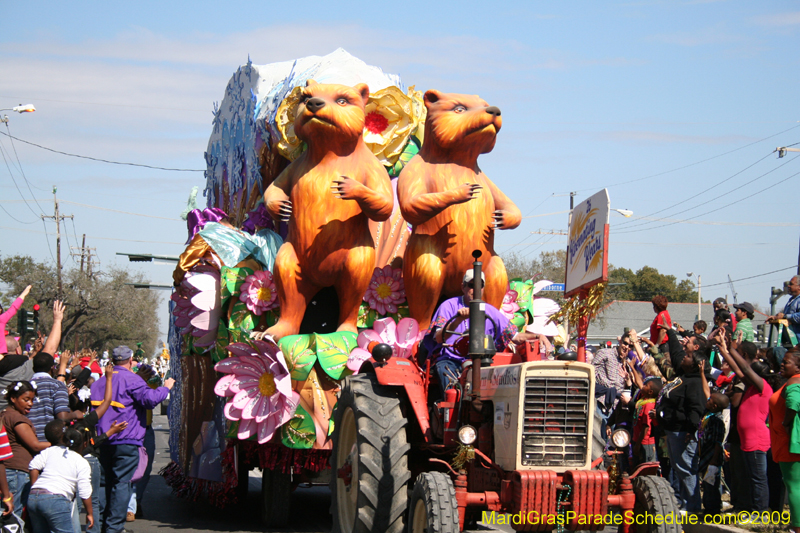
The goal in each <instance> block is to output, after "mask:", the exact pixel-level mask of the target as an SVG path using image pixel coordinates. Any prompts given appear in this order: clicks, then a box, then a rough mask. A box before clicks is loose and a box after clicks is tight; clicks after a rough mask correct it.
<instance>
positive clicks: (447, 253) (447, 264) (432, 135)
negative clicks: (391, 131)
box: [397, 90, 522, 329]
mask: <svg viewBox="0 0 800 533" xmlns="http://www.w3.org/2000/svg"><path fill="white" fill-rule="evenodd" d="M425 107H427V109H428V116H427V118H426V120H425V141H424V143H423V144H422V149H421V150H420V152H419V154H417V155H416V156H414V158H413V159H412V160H411V161H410V162H409V163H408V165H406V167H405V168H404V169H403V171H402V172H401V173H400V178H399V180H398V182H397V198H398V201H399V203H400V211H401V212H402V214H403V217H404V218H405V219H406V220H407V221H408V222H409V223H410V224H412V225H413V227H414V229H413V231H412V234H411V237H410V238H409V240H408V246H407V247H406V251H405V256H404V259H403V278H404V280H405V285H406V294H407V297H408V306H409V312H410V314H411V317H412V318H415V319H416V320H417V321H418V322H419V325H420V328H421V329H423V328H427V327H429V325H430V320H431V316H432V315H433V312H434V311H435V310H436V304H437V302H438V301H439V298H440V296H442V295H444V296H446V297H452V296H457V295H459V294H461V283H462V280H463V278H464V272H465V271H466V270H467V269H468V268H472V262H473V258H472V251H473V250H480V251H481V252H482V255H481V261H483V271H484V272H485V273H486V288H485V290H484V295H483V298H482V299H483V300H484V301H486V302H488V303H490V304H491V305H493V306H495V307H496V308H498V309H499V308H500V306H501V305H502V302H503V296H505V292H506V289H507V287H508V275H507V274H506V268H505V266H504V265H503V260H502V259H500V257H499V256H498V255H497V254H496V253H495V251H494V230H495V229H513V228H516V227H517V226H519V223H520V222H521V219H522V214H521V213H520V211H519V209H518V208H517V206H516V205H514V202H512V201H511V200H510V199H509V198H508V197H507V196H506V195H505V194H503V193H502V191H500V189H499V188H497V186H496V185H495V184H494V183H492V182H491V181H490V180H489V178H487V177H486V174H484V173H483V172H482V171H481V169H480V168H479V167H478V156H479V155H480V154H485V153H488V152H491V151H492V148H494V144H495V140H496V138H497V132H498V131H500V127H501V125H502V119H501V117H500V110H499V109H498V108H497V107H494V106H491V107H490V106H489V105H488V104H487V103H486V102H485V101H484V100H482V99H481V98H479V97H478V96H470V95H464V94H443V93H440V92H439V91H434V90H431V91H428V92H426V93H425Z"/></svg>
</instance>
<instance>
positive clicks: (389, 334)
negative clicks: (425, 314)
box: [347, 318, 425, 372]
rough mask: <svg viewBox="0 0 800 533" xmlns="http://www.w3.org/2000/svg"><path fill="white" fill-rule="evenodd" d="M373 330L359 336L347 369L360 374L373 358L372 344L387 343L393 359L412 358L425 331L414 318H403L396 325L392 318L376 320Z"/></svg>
mask: <svg viewBox="0 0 800 533" xmlns="http://www.w3.org/2000/svg"><path fill="white" fill-rule="evenodd" d="M372 328H373V329H365V330H364V331H362V332H361V333H359V334H358V338H357V339H356V344H358V347H357V348H353V351H352V352H350V357H348V359H347V368H349V369H350V370H352V371H353V372H358V371H359V369H360V368H361V365H362V364H364V361H366V360H367V359H369V358H370V357H372V354H371V353H370V352H369V345H370V343H372V342H379V343H385V344H388V345H389V346H391V347H392V357H404V358H406V359H408V358H409V357H411V355H412V353H413V351H414V346H415V345H416V344H418V343H419V341H421V340H422V336H423V334H424V333H425V332H424V331H420V330H419V323H418V322H417V321H416V320H414V319H413V318H403V319H402V320H400V322H398V323H397V324H396V325H395V323H394V319H392V318H382V319H380V320H376V321H375V323H374V324H373V325H372Z"/></svg>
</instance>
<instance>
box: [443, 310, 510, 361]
mask: <svg viewBox="0 0 800 533" xmlns="http://www.w3.org/2000/svg"><path fill="white" fill-rule="evenodd" d="M484 317H485V320H488V321H490V322H491V323H492V326H493V327H494V331H495V333H496V332H497V331H498V327H499V326H498V324H497V322H495V320H494V319H493V318H492V317H490V316H489V315H484ZM459 318H460V316H459V315H456V316H454V317H453V318H451V319H450V320H448V321H447V322H446V323H445V325H444V327H443V328H442V348H444V347H450V348H452V349H453V351H454V352H455V353H457V354H458V355H460V356H461V357H467V356H468V355H469V318H466V319H465V320H466V321H467V326H468V327H467V328H466V330H465V331H462V332H458V331H456V330H455V329H450V328H451V327H453V324H454V323H455V322H456V321H457V320H458V319H459ZM485 331H486V328H485V327H484V332H485ZM452 335H456V337H455V340H454V341H453V342H447V341H448V337H450V336H452Z"/></svg>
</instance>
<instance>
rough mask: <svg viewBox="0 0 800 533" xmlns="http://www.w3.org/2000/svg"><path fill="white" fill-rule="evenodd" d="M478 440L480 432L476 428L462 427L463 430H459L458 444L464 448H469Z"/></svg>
mask: <svg viewBox="0 0 800 533" xmlns="http://www.w3.org/2000/svg"><path fill="white" fill-rule="evenodd" d="M477 438H478V432H477V431H475V428H474V427H472V426H462V427H461V429H459V430H458V442H460V443H461V444H463V445H464V446H469V445H470V444H472V443H473V442H475V439H477Z"/></svg>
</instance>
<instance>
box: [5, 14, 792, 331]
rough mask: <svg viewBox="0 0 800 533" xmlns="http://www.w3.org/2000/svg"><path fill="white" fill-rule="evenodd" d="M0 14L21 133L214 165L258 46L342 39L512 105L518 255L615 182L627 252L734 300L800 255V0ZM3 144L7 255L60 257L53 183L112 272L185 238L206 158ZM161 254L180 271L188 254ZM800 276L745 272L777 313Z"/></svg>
mask: <svg viewBox="0 0 800 533" xmlns="http://www.w3.org/2000/svg"><path fill="white" fill-rule="evenodd" d="M31 4H34V5H31ZM0 15H2V16H3V19H4V20H6V21H8V23H7V24H6V25H5V26H4V31H3V32H2V34H0V66H2V70H3V81H2V83H0V108H8V107H12V106H14V105H17V104H19V103H23V104H26V103H33V104H35V105H36V108H37V111H36V113H33V114H26V115H17V114H11V113H9V118H10V122H9V128H10V132H11V134H12V135H15V136H17V137H19V138H20V139H24V140H26V141H30V142H32V143H36V144H40V145H42V146H46V147H49V148H52V149H55V150H60V151H64V152H70V153H75V154H81V155H86V156H92V157H97V158H102V159H109V160H115V161H125V162H136V163H143V164H148V165H154V166H164V167H170V168H187V169H203V168H204V160H203V152H204V150H205V148H206V145H207V142H208V137H209V135H210V133H211V118H212V114H211V113H212V108H213V102H215V101H220V100H221V99H222V96H223V93H224V90H225V86H226V84H227V82H228V79H229V78H230V76H231V75H232V74H233V72H234V71H235V70H236V68H237V67H238V66H239V65H241V64H244V63H245V62H246V61H247V58H248V55H249V56H250V58H251V59H252V61H253V63H255V64H267V63H271V62H275V61H285V60H290V59H294V58H297V57H302V56H306V55H312V54H315V55H324V54H327V53H329V52H331V51H333V50H335V49H336V48H338V47H342V48H345V49H346V50H347V51H348V52H350V53H352V54H353V55H355V56H357V57H359V58H361V59H363V60H364V61H366V62H367V63H369V64H373V65H377V66H379V67H381V68H383V69H384V70H385V71H387V72H391V73H395V74H399V75H400V77H401V78H402V80H403V82H404V84H405V85H407V86H408V85H416V87H417V88H418V89H422V90H426V89H429V88H435V89H439V90H442V91H448V92H463V93H471V94H479V95H480V96H481V97H483V98H484V99H486V100H487V101H488V102H489V103H490V104H492V105H496V106H498V107H500V108H501V109H502V111H503V120H504V122H503V129H502V131H501V132H500V134H499V137H498V141H497V145H496V148H495V150H494V151H493V152H492V153H490V154H486V155H484V156H482V157H481V159H480V164H481V167H482V168H483V170H484V171H485V172H486V174H487V175H488V176H489V177H490V178H491V179H493V180H494V181H495V182H496V183H497V184H498V185H499V186H500V187H501V188H502V189H503V190H504V191H505V192H506V193H507V194H509V195H510V196H511V197H512V198H513V199H514V200H515V201H516V202H517V204H518V205H519V207H520V209H521V210H522V212H523V214H524V215H526V216H528V217H531V218H526V219H525V220H524V221H523V224H522V225H521V226H520V228H518V229H516V230H513V231H507V232H502V233H501V234H500V235H499V236H498V246H497V249H498V251H499V252H501V253H506V252H508V251H510V250H517V251H519V252H520V253H522V254H523V255H526V254H527V255H529V257H534V256H537V255H538V254H539V252H541V251H543V250H553V249H560V248H564V247H565V246H566V241H565V238H564V237H559V236H551V235H532V234H530V232H531V231H537V230H539V229H543V230H551V229H555V230H563V229H565V228H566V223H567V214H566V212H565V211H566V209H567V208H568V206H569V198H568V196H567V193H569V191H578V196H577V198H576V201H578V202H579V201H581V200H582V199H584V198H585V197H587V196H589V195H591V194H593V193H594V192H596V191H597V190H599V189H602V188H603V187H608V188H609V193H610V196H611V203H612V207H616V208H626V209H630V210H633V211H634V213H635V214H634V218H633V219H624V218H622V217H621V216H618V215H612V219H611V245H610V260H611V262H612V263H613V264H614V265H616V266H624V267H627V268H631V269H638V268H640V267H642V266H643V265H650V266H653V267H656V268H658V269H659V270H660V271H661V272H664V273H668V274H673V275H675V276H678V277H679V278H680V279H683V278H685V275H686V273H687V272H690V271H692V272H694V273H695V274H697V273H699V274H700V275H702V278H703V285H704V290H703V296H704V297H706V298H713V297H716V296H721V295H723V296H724V295H726V294H727V295H729V296H730V289H729V288H728V287H727V285H716V286H714V287H711V286H709V288H708V289H706V288H705V286H706V285H711V284H720V283H724V282H726V280H727V275H730V276H731V277H732V278H733V279H734V280H736V279H740V278H746V277H750V276H756V275H759V274H763V273H766V272H770V271H773V270H778V269H782V268H785V267H791V266H792V265H796V264H797V257H798V232H799V231H800V221H798V218H797V215H796V209H793V207H794V203H795V202H796V195H795V191H796V190H798V181H800V176H794V174H795V173H798V172H800V161H793V158H794V157H796V156H797V155H799V154H795V155H792V154H790V155H789V156H788V157H787V158H783V159H777V158H776V156H775V155H774V154H772V155H770V152H771V151H772V150H774V149H775V147H776V146H786V145H791V144H794V143H800V122H798V121H800V112H798V111H799V110H798V98H797V90H798V87H800V69H798V63H799V62H800V54H798V52H797V51H798V42H800V41H798V37H800V5H798V4H797V2H786V1H784V2H780V1H775V2H744V1H739V2H737V1H702V0H701V1H686V2H679V1H674V2H673V1H638V2H637V1H632V2H623V3H620V2H508V3H505V4H502V5H490V4H486V3H477V2H453V3H437V2H413V1H412V2H408V1H407V2H403V3H400V4H398V3H394V4H387V3H379V2H369V3H348V4H332V3H328V2H320V3H318V2H303V3H302V4H296V3H288V2H287V3H283V4H282V5H281V6H275V5H270V3H261V4H253V3H251V2H248V3H241V2H226V3H225V7H222V5H221V4H217V3H211V2H199V1H195V2H158V3H156V2H135V3H128V4H125V5H115V4H114V3H108V2H102V3H101V2H75V3H70V4H68V5H67V4H52V3H43V2H37V3H31V2H24V3H23V2H9V1H6V2H3V3H2V4H0ZM11 21H13V23H12V22H11ZM5 113H8V112H5ZM786 130H789V131H786ZM0 131H2V132H6V129H5V126H3V125H0ZM781 132H784V133H781ZM766 138H768V139H766ZM762 139H766V140H762ZM759 141H760V142H759ZM0 146H2V148H3V152H4V154H5V155H6V157H7V158H9V160H8V166H9V168H10V171H9V169H8V168H6V166H5V165H0V206H1V207H3V208H4V209H5V210H6V211H7V212H8V214H7V213H6V212H4V211H2V210H0V232H2V233H0V234H2V239H0V254H3V255H8V254H17V253H20V254H29V255H32V256H34V257H35V258H37V259H41V260H49V259H50V258H51V253H55V252H54V249H55V244H54V237H53V236H52V235H50V236H46V235H44V228H43V225H42V222H41V221H40V220H39V219H38V215H39V214H40V212H41V209H40V208H39V206H37V205H36V203H35V202H33V201H32V196H33V197H35V198H36V200H38V203H39V204H40V205H41V207H42V208H44V209H45V210H47V211H48V212H47V214H52V196H51V194H50V188H51V186H52V185H53V184H55V185H57V186H58V191H59V198H60V199H61V200H62V201H63V203H62V205H61V207H62V212H64V213H65V214H74V215H75V219H74V228H73V226H72V222H70V221H67V227H66V230H67V233H68V234H69V240H67V239H65V240H64V241H63V245H64V248H65V249H66V248H68V246H69V245H73V246H74V245H76V243H75V242H72V241H74V240H75V237H76V236H77V237H78V238H80V236H81V234H83V233H86V234H87V245H88V246H91V247H95V248H96V249H97V254H98V256H99V260H100V268H104V267H108V266H110V265H113V264H118V265H123V266H124V265H127V260H126V259H124V258H117V256H115V253H116V252H137V253H154V254H163V255H177V254H179V253H180V252H181V251H182V249H183V247H182V245H181V243H183V242H184V241H185V239H186V229H185V225H184V223H183V222H182V221H180V220H179V219H178V218H177V216H178V214H179V213H180V211H181V210H182V209H183V207H184V205H185V201H186V198H187V196H188V193H189V190H190V189H191V187H192V186H193V185H198V186H200V188H201V189H202V186H203V183H204V180H203V177H202V173H201V172H166V171H156V170H149V169H144V168H137V167H128V166H119V165H110V164H103V163H97V162H92V161H87V160H82V159H75V158H70V157H65V156H62V155H58V154H54V153H51V152H47V151H44V150H42V149H39V148H36V147H33V146H30V145H26V144H23V143H20V142H15V143H14V145H13V146H12V145H11V143H10V142H9V139H8V138H7V137H5V136H2V135H0ZM798 146H800V145H798ZM14 148H15V149H16V153H17V155H18V157H19V162H20V163H21V167H22V168H21V171H24V174H25V177H26V178H27V181H28V182H29V183H30V186H31V190H32V192H33V194H31V192H29V190H28V186H27V184H26V183H25V180H24V178H23V177H22V172H21V171H20V169H19V165H18V164H17V159H16V156H15V155H14V151H13V150H14ZM728 152H730V153H728ZM717 156H719V157H717ZM710 158H713V159H710ZM708 159H710V160H708ZM704 160H708V161H704ZM701 161H704V162H701ZM784 164H785V166H782V167H781V166H780V165H784ZM682 167H686V168H682ZM748 167H750V168H748ZM779 167H780V168H779ZM9 172H10V173H9ZM12 175H13V177H14V179H15V180H16V182H17V184H18V185H19V186H20V189H21V191H22V197H21V195H20V193H19V192H18V191H17V189H16V188H15V186H14V184H13V183H12V179H11V176H12ZM784 180H785V181H784ZM779 182H782V183H779ZM712 187H713V188H712ZM768 187H772V188H770V189H767V188H768ZM709 188H710V190H708V191H707V192H702V191H705V190H706V189H709ZM765 189H767V190H765ZM701 192H702V194H699V193H701ZM721 195H724V196H721ZM23 197H24V199H25V200H26V201H27V203H25V202H23ZM68 202H72V203H68ZM731 203H733V205H729V206H728V205H727V204H731ZM78 204H83V205H78ZM29 206H30V209H29ZM86 206H94V207H86ZM98 207H100V208H104V209H106V210H101V209H98ZM664 208H669V209H664ZM109 209H110V210H112V211H108V210H109ZM126 213H135V215H133V214H126ZM548 213H555V214H552V215H548ZM12 217H13V218H12ZM642 217H645V218H642ZM15 218H16V219H18V220H14V219H15ZM652 219H657V220H652ZM658 219H667V220H658ZM689 219H691V220H689ZM675 221H687V222H675ZM73 229H74V233H75V235H73ZM23 230H24V231H23ZM54 230H55V227H54V225H53V224H52V223H48V226H47V231H48V232H49V233H54ZM48 239H49V244H48ZM65 263H66V264H68V265H69V264H70V263H71V259H70V258H69V257H68V256H65ZM140 268H142V271H143V272H144V273H145V275H146V276H147V277H148V278H149V279H151V280H152V281H153V282H154V283H169V281H170V273H171V270H172V269H171V267H170V266H165V265H162V266H157V265H152V266H147V267H140ZM791 272H792V271H791V270H784V271H782V272H778V273H775V274H770V275H767V276H761V277H756V278H752V279H748V280H743V281H741V282H739V283H736V290H737V291H738V293H739V299H740V301H741V300H749V301H751V302H754V303H758V304H760V305H762V306H763V307H766V306H767V299H768V295H769V289H770V287H771V286H773V285H775V286H780V285H781V283H782V281H784V280H785V279H788V277H790V274H791ZM781 305H782V302H781ZM162 329H163V327H162Z"/></svg>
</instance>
